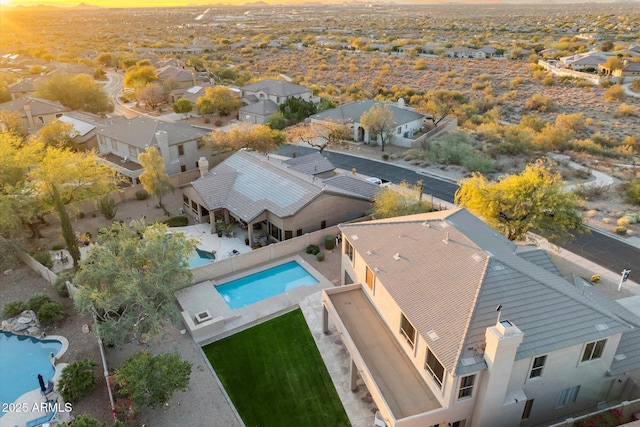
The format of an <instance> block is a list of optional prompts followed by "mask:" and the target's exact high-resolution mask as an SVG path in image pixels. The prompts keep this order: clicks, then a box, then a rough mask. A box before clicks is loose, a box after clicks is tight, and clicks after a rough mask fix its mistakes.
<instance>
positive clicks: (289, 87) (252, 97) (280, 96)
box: [238, 79, 318, 124]
mask: <svg viewBox="0 0 640 427" xmlns="http://www.w3.org/2000/svg"><path fill="white" fill-rule="evenodd" d="M240 93H241V98H242V103H243V104H244V106H242V107H240V109H239V110H238V119H239V120H240V121H243V122H248V123H252V124H264V123H265V122H266V121H267V120H269V117H270V116H271V115H272V114H274V113H276V112H278V111H279V110H280V105H282V104H284V103H285V102H287V100H288V99H289V98H294V97H295V98H300V99H302V100H304V101H308V102H318V100H317V99H316V98H314V97H313V90H311V89H309V88H307V87H304V86H300V85H297V84H294V83H290V82H287V81H284V80H274V79H266V80H262V81H259V82H257V83H253V84H250V85H247V86H242V87H241V88H240Z"/></svg>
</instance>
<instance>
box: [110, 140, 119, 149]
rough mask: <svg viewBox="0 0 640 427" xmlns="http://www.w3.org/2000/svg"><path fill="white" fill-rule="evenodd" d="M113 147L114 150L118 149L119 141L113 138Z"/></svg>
mask: <svg viewBox="0 0 640 427" xmlns="http://www.w3.org/2000/svg"><path fill="white" fill-rule="evenodd" d="M111 148H112V149H114V150H117V149H118V143H117V142H116V141H115V139H112V140H111Z"/></svg>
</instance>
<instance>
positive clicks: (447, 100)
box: [418, 90, 467, 127]
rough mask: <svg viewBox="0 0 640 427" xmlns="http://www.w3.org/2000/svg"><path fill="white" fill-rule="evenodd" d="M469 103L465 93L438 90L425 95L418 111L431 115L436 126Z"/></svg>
mask: <svg viewBox="0 0 640 427" xmlns="http://www.w3.org/2000/svg"><path fill="white" fill-rule="evenodd" d="M465 103H467V99H466V98H465V97H464V95H463V94H462V93H460V92H458V91H454V90H436V91H433V92H429V93H427V94H426V95H425V96H424V99H423V101H422V102H420V103H419V105H418V111H420V112H421V113H425V114H427V115H429V116H430V118H431V121H432V122H433V126H434V127H438V125H439V124H440V122H442V121H443V120H444V119H445V118H447V117H448V116H451V115H454V114H456V113H457V111H458V110H459V109H460V107H461V106H462V105H463V104H465Z"/></svg>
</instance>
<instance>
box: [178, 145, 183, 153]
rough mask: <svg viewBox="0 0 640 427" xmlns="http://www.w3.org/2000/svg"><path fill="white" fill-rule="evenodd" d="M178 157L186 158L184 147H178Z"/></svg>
mask: <svg viewBox="0 0 640 427" xmlns="http://www.w3.org/2000/svg"><path fill="white" fill-rule="evenodd" d="M178 156H184V145H183V144H180V145H178Z"/></svg>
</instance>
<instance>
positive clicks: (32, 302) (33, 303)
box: [27, 293, 51, 313]
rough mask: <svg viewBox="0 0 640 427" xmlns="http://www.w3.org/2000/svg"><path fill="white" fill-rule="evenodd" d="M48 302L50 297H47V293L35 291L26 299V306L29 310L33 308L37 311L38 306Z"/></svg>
mask: <svg viewBox="0 0 640 427" xmlns="http://www.w3.org/2000/svg"><path fill="white" fill-rule="evenodd" d="M49 302H51V298H49V295H45V294H41V293H37V294H33V295H32V296H31V298H29V301H27V306H28V307H29V310H33V311H35V312H36V313H37V312H38V310H40V307H42V306H43V305H45V304H47V303H49Z"/></svg>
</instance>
